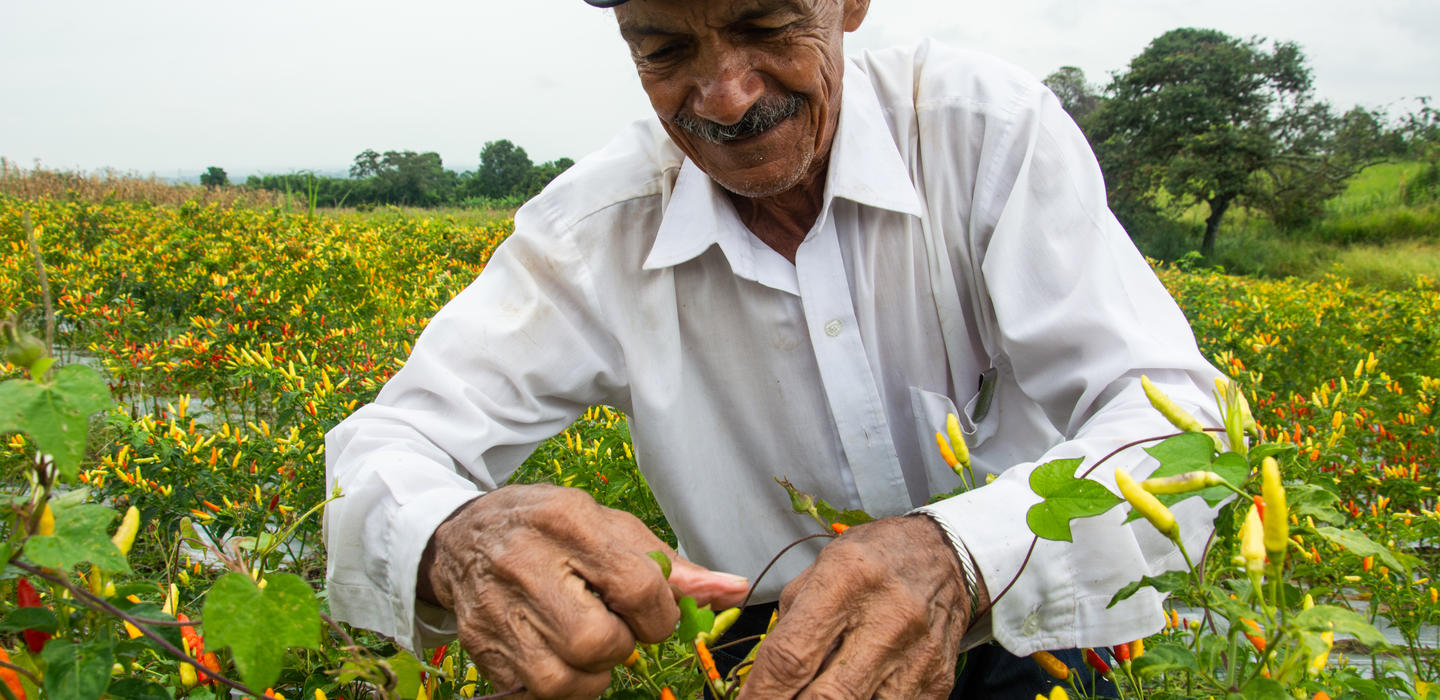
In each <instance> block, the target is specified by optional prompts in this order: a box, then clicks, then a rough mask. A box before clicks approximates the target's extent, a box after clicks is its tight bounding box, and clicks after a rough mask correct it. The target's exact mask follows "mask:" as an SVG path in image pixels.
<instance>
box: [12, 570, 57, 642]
mask: <svg viewBox="0 0 1440 700" xmlns="http://www.w3.org/2000/svg"><path fill="white" fill-rule="evenodd" d="M15 604H16V607H21V608H43V607H45V604H44V603H41V602H40V593H39V592H37V591H36V590H35V586H33V585H31V584H30V579H27V578H23V577H22V578H21V579H20V580H19V581H17V582H16V583H15ZM24 637H25V646H27V647H29V648H30V653H32V654H39V653H40V650H41V649H44V648H45V643H46V642H48V641H50V634H49V633H48V632H41V631H40V630H37V629H26V630H25V632H24Z"/></svg>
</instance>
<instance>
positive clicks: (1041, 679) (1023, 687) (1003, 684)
mask: <svg viewBox="0 0 1440 700" xmlns="http://www.w3.org/2000/svg"><path fill="white" fill-rule="evenodd" d="M774 611H775V604H774V603H764V604H760V605H752V606H750V607H748V608H745V612H744V613H742V614H741V615H740V619H739V620H736V621H735V625H734V626H733V627H731V628H730V631H729V632H726V633H725V636H723V637H721V638H720V640H719V641H717V642H716V643H715V644H714V645H712V646H713V647H721V645H723V644H726V643H727V642H731V641H734V640H737V639H744V638H746V637H752V636H756V635H759V634H762V633H763V632H764V631H765V625H766V624H768V623H769V622H770V613H772V612H774ZM752 646H754V644H753V642H746V643H743V644H736V645H734V646H729V647H721V648H718V649H714V650H713V655H714V657H715V665H716V666H717V667H719V670H720V673H721V675H725V674H728V673H729V672H730V669H731V668H734V667H735V665H736V664H739V663H740V662H741V661H742V660H744V658H745V656H746V654H749V653H750V647H752ZM1051 653H1053V654H1055V656H1057V657H1059V659H1060V660H1061V661H1063V662H1065V664H1066V665H1068V666H1069V667H1070V672H1071V673H1072V674H1073V675H1074V676H1075V677H1076V678H1077V679H1079V681H1080V682H1079V685H1080V686H1081V687H1082V688H1086V689H1089V690H1090V692H1092V693H1098V694H1099V695H1101V696H1103V697H1116V692H1115V685H1114V684H1113V683H1111V682H1110V681H1109V680H1106V679H1104V678H1100V677H1098V676H1097V675H1096V674H1094V673H1091V672H1090V668H1089V667H1088V666H1086V665H1085V661H1084V659H1083V657H1082V656H1081V651H1080V650H1079V649H1068V650H1062V651H1056V652H1051ZM1103 655H1104V654H1103V652H1102V656H1103ZM1108 660H1109V659H1108V657H1107V661H1108ZM1057 683H1060V681H1057V680H1055V679H1054V678H1051V677H1050V675H1049V674H1047V673H1045V671H1043V670H1041V668H1040V665H1039V664H1037V663H1035V660H1034V659H1031V658H1028V657H1021V656H1015V655H1014V654H1011V653H1010V652H1008V651H1005V649H1003V648H1001V647H1000V645H998V644H983V645H981V646H979V647H976V648H974V649H971V650H970V651H969V652H966V653H965V654H964V655H963V656H961V659H960V663H959V665H958V667H957V673H956V676H955V689H954V690H953V691H951V692H950V698H951V700H960V699H963V698H993V699H995V700H1034V697H1035V696H1036V695H1042V696H1045V697H1049V694H1050V688H1051V686H1054V685H1056V684H1057ZM1067 690H1068V688H1067ZM706 697H709V694H708V692H707V694H706ZM886 700H891V699H889V698H886ZM897 700H898V699H897Z"/></svg>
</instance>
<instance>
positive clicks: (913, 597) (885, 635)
mask: <svg viewBox="0 0 1440 700" xmlns="http://www.w3.org/2000/svg"><path fill="white" fill-rule="evenodd" d="M981 585H982V586H983V584H981ZM981 597H982V599H983V597H984V593H983V590H982V592H981ZM969 611H970V600H969V597H968V594H967V592H966V590H965V585H964V574H963V572H962V571H961V569H960V562H959V559H958V558H957V555H956V552H955V549H954V548H953V547H952V546H951V545H950V541H949V539H948V538H946V537H945V534H944V533H943V532H942V531H941V529H940V527H939V525H937V524H936V523H935V522H934V521H932V520H930V518H928V517H924V516H911V517H899V518H887V519H885V520H878V521H875V522H873V523H869V524H866V525H860V526H856V527H853V528H850V529H849V530H848V531H846V532H845V534H843V535H841V536H839V537H837V538H835V540H834V541H832V542H831V543H830V544H828V545H826V547H825V548H824V549H823V550H821V552H820V556H819V557H818V558H816V560H815V563H814V564H812V565H811V566H810V568H808V569H806V570H805V572H804V573H802V574H800V576H799V577H798V578H796V579H795V580H794V581H791V582H790V584H789V585H787V586H786V587H785V591H784V592H783V593H782V594H781V596H780V619H779V621H778V622H777V623H776V624H775V629H774V630H773V631H772V632H771V633H770V635H769V636H768V637H766V638H765V642H764V643H763V644H762V645H761V646H760V651H759V653H758V654H757V656H756V658H755V666H754V668H753V669H752V670H751V672H750V674H749V677H748V678H747V679H746V682H745V688H744V691H743V692H742V693H741V694H740V697H741V698H742V699H745V698H767V699H768V698H794V697H798V698H836V699H838V698H855V699H856V700H870V699H871V698H876V697H879V698H945V697H948V695H949V694H950V689H951V686H953V685H954V683H955V661H956V658H957V657H958V656H959V651H960V638H961V637H962V636H964V634H965V630H966V629H968V627H969V625H970V622H971V621H970V619H969V615H970V612H969Z"/></svg>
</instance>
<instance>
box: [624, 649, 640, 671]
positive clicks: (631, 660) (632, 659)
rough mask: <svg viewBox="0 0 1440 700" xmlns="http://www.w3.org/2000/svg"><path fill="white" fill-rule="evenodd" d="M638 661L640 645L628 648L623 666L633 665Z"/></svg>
mask: <svg viewBox="0 0 1440 700" xmlns="http://www.w3.org/2000/svg"><path fill="white" fill-rule="evenodd" d="M638 661H640V647H635V648H634V649H631V650H630V655H629V656H627V657H625V668H630V667H631V666H634V665H635V664H636V662H638Z"/></svg>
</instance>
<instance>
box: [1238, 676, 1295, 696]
mask: <svg viewBox="0 0 1440 700" xmlns="http://www.w3.org/2000/svg"><path fill="white" fill-rule="evenodd" d="M1240 697H1242V698H1245V700H1293V698H1291V697H1290V693H1289V692H1287V691H1286V690H1285V686H1283V685H1281V684H1280V683H1279V682H1277V681H1274V680H1271V679H1269V678H1266V677H1264V676H1256V677H1254V678H1252V679H1250V682H1249V683H1246V684H1245V687H1244V688H1241V689H1240Z"/></svg>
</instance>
